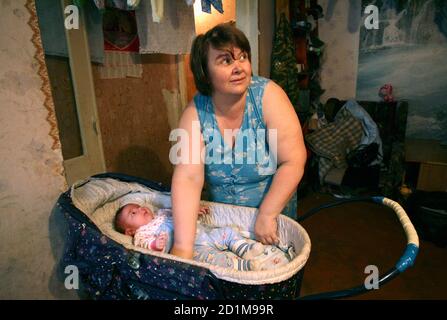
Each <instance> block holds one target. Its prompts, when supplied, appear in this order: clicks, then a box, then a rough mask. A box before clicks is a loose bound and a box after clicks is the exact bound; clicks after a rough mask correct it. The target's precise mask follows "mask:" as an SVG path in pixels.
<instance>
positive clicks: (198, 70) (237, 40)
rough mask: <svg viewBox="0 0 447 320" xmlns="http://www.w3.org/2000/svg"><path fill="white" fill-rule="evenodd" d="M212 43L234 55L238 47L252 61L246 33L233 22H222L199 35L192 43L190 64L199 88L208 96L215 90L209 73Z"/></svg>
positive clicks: (218, 48) (215, 47) (216, 47)
mask: <svg viewBox="0 0 447 320" xmlns="http://www.w3.org/2000/svg"><path fill="white" fill-rule="evenodd" d="M210 45H211V46H212V47H213V48H214V49H217V50H228V51H229V52H230V53H231V54H232V55H233V48H234V47H237V48H239V49H241V51H243V52H245V53H247V55H248V60H249V61H250V62H251V49H250V43H249V42H248V39H247V37H246V36H245V34H244V33H243V32H242V31H241V30H239V29H238V28H236V27H235V26H233V25H232V24H230V23H221V24H218V25H217V26H215V27H214V28H212V29H210V30H208V32H207V33H205V34H201V35H198V36H197V37H196V38H195V39H194V41H193V43H192V47H191V57H190V65H191V70H192V73H193V75H194V82H195V84H196V88H197V90H199V92H200V93H201V94H203V95H206V96H210V95H211V93H212V91H213V88H212V85H211V80H210V79H209V73H208V51H209V47H210ZM233 58H234V57H233Z"/></svg>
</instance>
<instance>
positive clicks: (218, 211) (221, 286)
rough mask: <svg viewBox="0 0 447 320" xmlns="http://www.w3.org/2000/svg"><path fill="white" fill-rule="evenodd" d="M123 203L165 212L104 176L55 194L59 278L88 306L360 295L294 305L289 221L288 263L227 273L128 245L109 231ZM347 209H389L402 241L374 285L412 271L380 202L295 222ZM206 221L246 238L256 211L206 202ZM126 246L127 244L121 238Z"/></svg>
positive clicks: (284, 235)
mask: <svg viewBox="0 0 447 320" xmlns="http://www.w3.org/2000/svg"><path fill="white" fill-rule="evenodd" d="M126 197H127V198H129V197H131V198H132V199H136V201H140V202H145V203H146V204H147V203H149V204H150V205H152V206H153V208H161V207H169V206H170V196H169V189H168V188H166V187H164V186H162V185H161V184H159V183H155V182H152V181H148V180H145V179H141V178H137V177H132V176H128V175H123V174H113V173H106V174H100V175H96V176H93V177H91V178H90V179H87V180H86V181H84V182H80V183H76V184H75V185H73V186H72V187H71V188H70V190H68V191H67V192H65V193H63V194H61V196H60V197H59V199H58V201H57V204H56V209H57V212H59V213H60V214H63V216H64V218H65V220H66V222H67V226H68V229H67V230H68V234H67V240H66V243H65V249H64V254H63V256H62V258H61V261H60V268H61V269H62V270H64V269H65V267H67V266H76V268H77V269H78V272H79V278H80V283H81V291H82V296H83V297H86V298H90V299H151V300H172V299H187V300H191V299H242V300H246V299H272V300H273V299H314V298H325V299H331V298H341V297H349V296H353V295H357V294H360V293H363V292H366V291H367V290H368V289H367V288H366V287H365V286H364V285H361V286H358V287H356V288H352V289H348V290H341V291H336V292H329V293H322V294H318V295H312V296H307V297H300V288H301V281H302V278H303V273H304V266H305V264H306V262H307V259H308V257H309V255H310V249H311V243H310V239H309V236H308V234H307V232H306V231H305V230H304V228H302V227H301V226H300V225H299V224H298V223H297V222H296V221H294V220H292V219H290V218H288V217H286V216H282V215H281V216H280V217H279V218H278V230H279V236H280V239H281V240H282V241H283V243H287V244H289V245H291V246H293V248H294V250H295V257H294V258H293V260H291V261H290V262H289V263H288V264H287V265H285V266H281V267H279V268H276V269H273V270H263V271H234V270H230V269H227V268H222V267H218V266H212V265H210V264H206V263H202V262H196V261H192V260H186V259H181V258H178V257H175V256H173V255H170V254H166V253H161V252H154V251H149V250H146V249H143V248H139V247H135V246H133V245H132V242H131V239H126V237H128V236H125V235H122V234H119V233H118V232H116V231H114V230H113V226H112V221H113V216H114V213H115V212H116V209H117V207H118V206H119V201H120V199H124V198H126ZM351 201H372V202H375V203H380V204H383V205H386V206H389V207H391V208H392V209H393V210H394V211H395V212H396V214H397V215H398V217H399V220H400V222H401V223H402V225H403V228H404V230H405V232H406V234H407V239H408V245H407V249H406V251H405V253H404V254H403V256H402V257H401V259H400V260H399V262H398V263H397V264H396V266H395V267H393V268H392V269H391V270H389V271H388V272H386V273H385V274H384V275H381V276H380V278H379V285H382V284H384V283H386V282H388V281H390V280H391V279H393V278H394V277H396V276H397V275H398V274H400V273H402V272H404V271H405V270H406V269H407V268H408V267H409V266H411V265H412V264H413V263H414V260H415V258H416V255H417V252H418V245H419V241H418V237H417V234H416V231H415V230H414V228H413V225H412V224H411V222H410V220H409V219H408V217H407V215H406V214H405V212H404V210H403V209H402V208H401V207H400V205H399V204H397V203H396V202H394V201H392V200H389V199H386V198H381V197H374V198H361V199H356V200H353V199H350V200H347V201H346V200H345V201H339V202H337V203H332V204H329V205H325V206H323V207H320V208H315V209H313V210H311V211H310V212H308V213H307V214H305V215H303V216H301V217H300V219H299V221H303V220H304V219H306V218H307V217H309V216H312V215H313V214H315V213H316V212H318V211H319V210H321V209H324V208H328V207H333V206H337V205H341V204H343V203H345V202H351ZM207 205H209V206H210V211H211V214H210V215H208V216H206V217H204V218H203V219H205V220H204V222H205V223H209V224H213V225H217V226H228V225H231V226H237V227H241V228H245V229H247V230H253V228H254V222H255V218H256V209H255V208H248V207H238V206H233V205H227V204H221V203H212V202H209V203H207ZM129 238H130V237H129Z"/></svg>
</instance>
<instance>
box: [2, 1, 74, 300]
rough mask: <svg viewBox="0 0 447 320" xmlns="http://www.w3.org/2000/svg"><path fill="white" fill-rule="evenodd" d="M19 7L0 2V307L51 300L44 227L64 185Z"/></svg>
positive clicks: (28, 30) (48, 247) (46, 228)
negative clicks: (15, 302)
mask: <svg viewBox="0 0 447 320" xmlns="http://www.w3.org/2000/svg"><path fill="white" fill-rule="evenodd" d="M25 4H26V1H25V0H15V1H8V0H2V1H0V30H2V32H1V33H0V43H1V47H0V61H1V62H2V63H1V64H0V106H1V107H0V148H1V161H0V243H1V250H0V299H47V298H54V297H55V293H54V290H53V289H51V285H50V282H51V277H52V273H53V269H54V264H55V257H54V248H53V247H52V245H51V243H50V237H51V235H50V231H49V229H50V228H49V221H50V214H51V211H52V207H53V205H54V203H55V201H56V199H57V197H58V196H59V194H60V193H61V192H62V191H64V190H65V185H66V182H65V178H64V177H63V176H62V175H61V172H62V155H61V151H60V149H59V148H53V146H54V140H53V139H52V138H51V137H50V136H49V134H50V131H51V127H50V125H49V123H48V121H47V117H48V115H49V114H48V110H47V109H46V108H45V106H44V101H45V95H44V94H43V93H42V91H41V88H42V81H41V79H40V77H39V75H38V71H39V63H38V62H37V60H36V59H35V53H36V49H35V47H34V45H33V43H32V42H31V39H32V36H33V32H32V30H31V28H30V26H29V25H28V21H29V17H30V14H29V12H28V10H27V9H26V8H25Z"/></svg>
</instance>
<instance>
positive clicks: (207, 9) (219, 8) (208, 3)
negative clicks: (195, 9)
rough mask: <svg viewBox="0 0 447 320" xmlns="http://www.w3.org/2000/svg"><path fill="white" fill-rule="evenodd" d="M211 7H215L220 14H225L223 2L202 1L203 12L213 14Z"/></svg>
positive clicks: (220, 0)
mask: <svg viewBox="0 0 447 320" xmlns="http://www.w3.org/2000/svg"><path fill="white" fill-rule="evenodd" d="M211 6H213V7H214V9H216V10H217V11H219V12H220V13H224V11H223V7H222V0H202V11H203V12H206V13H211Z"/></svg>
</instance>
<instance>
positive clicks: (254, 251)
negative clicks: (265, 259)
mask: <svg viewBox="0 0 447 320" xmlns="http://www.w3.org/2000/svg"><path fill="white" fill-rule="evenodd" d="M263 252H264V245H263V244H262V243H260V242H255V243H252V244H250V246H249V248H248V250H247V252H246V253H245V254H244V256H243V257H242V258H244V259H253V258H255V257H257V256H259V255H260V254H262V253H263Z"/></svg>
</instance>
